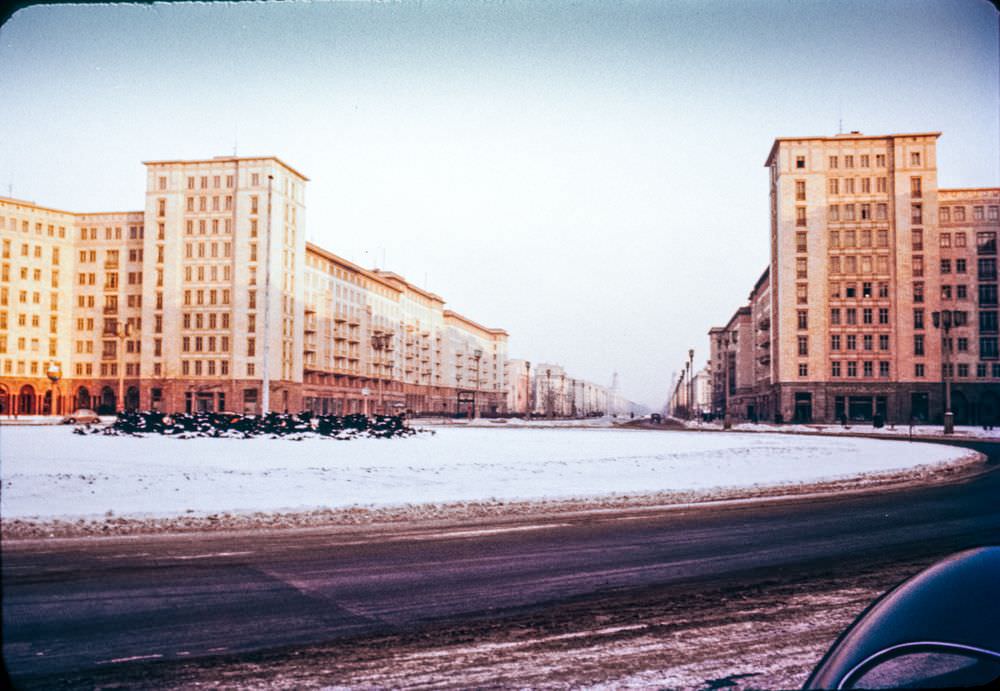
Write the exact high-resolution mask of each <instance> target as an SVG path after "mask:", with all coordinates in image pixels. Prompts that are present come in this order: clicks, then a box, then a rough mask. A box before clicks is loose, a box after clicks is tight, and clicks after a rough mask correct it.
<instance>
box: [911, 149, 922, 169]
mask: <svg viewBox="0 0 1000 691" xmlns="http://www.w3.org/2000/svg"><path fill="white" fill-rule="evenodd" d="M910 165H911V166H919V165H920V152H919V151H911V152H910Z"/></svg>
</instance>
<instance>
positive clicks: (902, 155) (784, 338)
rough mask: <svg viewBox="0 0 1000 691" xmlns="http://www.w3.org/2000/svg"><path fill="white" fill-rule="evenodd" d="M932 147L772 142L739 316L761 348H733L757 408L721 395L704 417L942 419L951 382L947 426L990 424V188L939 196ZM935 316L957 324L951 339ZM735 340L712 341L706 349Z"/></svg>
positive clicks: (999, 373) (867, 139)
mask: <svg viewBox="0 0 1000 691" xmlns="http://www.w3.org/2000/svg"><path fill="white" fill-rule="evenodd" d="M939 136H940V133H936V132H931V133H916V134H897V135H885V136H865V135H862V134H860V133H857V132H853V133H850V134H845V135H837V136H833V137H801V138H795V137H789V138H780V139H777V140H775V142H774V145H773V146H772V148H771V152H770V154H769V156H768V158H767V161H766V163H765V165H766V166H767V167H768V169H769V171H770V201H771V229H770V243H771V261H770V265H769V267H768V270H767V271H766V272H765V276H766V281H765V284H766V285H765V284H762V283H760V282H758V285H757V286H755V288H754V291H753V292H752V293H751V297H750V301H749V306H748V310H749V311H750V315H751V322H750V323H751V325H752V326H756V327H757V331H758V334H757V336H756V338H757V340H758V343H757V345H758V346H759V348H758V352H756V353H753V354H750V353H746V352H744V351H743V349H742V348H735V347H734V346H733V345H732V344H731V343H730V344H729V345H728V350H729V354H730V358H735V359H736V369H737V370H738V371H742V370H743V369H745V368H747V367H749V368H752V369H753V374H752V377H753V389H754V400H753V401H752V402H751V401H750V400H748V399H747V398H746V396H741V395H739V393H738V392H734V391H733V390H732V387H731V386H730V387H728V388H727V389H726V393H727V394H729V396H728V397H725V396H721V395H719V394H717V395H716V398H715V401H714V407H715V408H717V409H719V408H721V410H722V411H723V412H725V413H726V414H729V415H731V416H734V417H738V418H752V417H754V416H759V417H761V418H762V419H763V418H768V419H773V420H776V421H785V422H787V421H800V422H806V421H814V420H815V421H822V422H832V421H836V420H844V419H847V420H871V419H873V418H874V417H875V416H879V417H881V418H883V419H885V420H888V421H895V422H905V421H909V420H916V421H927V420H940V419H941V417H942V411H943V397H944V391H943V385H942V382H943V381H944V379H945V378H947V379H949V380H951V381H952V382H953V391H954V394H953V406H952V407H953V410H954V412H955V418H956V422H958V423H972V422H983V421H996V419H997V417H998V415H1000V400H998V394H997V391H998V384H1000V362H998V359H997V326H996V314H997V298H996V293H997V290H996V235H997V232H998V230H1000V219H998V215H1000V214H998V209H1000V190H998V189H997V188H977V189H960V190H959V189H954V190H949V189H939V188H938V183H937V164H936V160H937V140H938V137H939ZM768 305H769V309H768ZM942 311H948V312H951V313H954V312H958V313H959V314H960V316H959V317H957V318H956V319H955V323H956V326H954V327H953V328H951V329H950V331H949V332H948V333H947V338H945V333H944V331H943V330H942V329H938V328H936V327H935V317H934V315H935V314H936V313H937V314H940V313H941V312H942ZM731 324H732V322H731ZM730 331H731V329H730V327H728V326H727V327H725V328H724V329H721V330H720V329H713V330H712V331H711V332H710V337H711V338H712V341H713V344H715V345H714V346H713V347H714V348H715V349H716V350H717V351H719V352H721V343H722V341H723V340H725V339H720V336H723V335H724V333H723V332H725V333H728V332H730ZM717 342H718V343H717ZM716 354H719V353H718V352H717V353H716ZM743 357H747V358H749V359H748V362H747V363H743V364H741V362H740V359H741V358H743ZM946 360H947V362H946ZM713 362H715V358H714V357H713ZM716 376H718V375H716ZM737 388H739V387H737Z"/></svg>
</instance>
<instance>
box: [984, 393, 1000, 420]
mask: <svg viewBox="0 0 1000 691" xmlns="http://www.w3.org/2000/svg"><path fill="white" fill-rule="evenodd" d="M979 423H980V424H982V425H1000V396H997V395H996V394H995V393H993V392H992V391H988V392H987V393H985V394H983V397H982V398H981V399H979Z"/></svg>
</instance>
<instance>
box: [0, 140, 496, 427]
mask: <svg viewBox="0 0 1000 691" xmlns="http://www.w3.org/2000/svg"><path fill="white" fill-rule="evenodd" d="M145 165H146V199H145V205H144V208H143V209H142V210H139V211H131V212H109V213H72V212H68V211H60V210H56V209H51V208H47V207H43V206H39V205H37V204H34V203H32V202H27V201H23V200H16V199H7V198H0V244H2V259H0V414H10V413H12V412H18V413H20V414H31V413H50V412H52V413H63V412H66V411H68V410H71V409H73V408H75V407H93V408H97V409H100V410H101V411H102V412H110V411H114V410H115V409H116V408H117V407H118V406H119V404H120V403H122V402H123V403H124V407H125V408H127V409H134V408H155V409H160V410H166V411H182V410H184V411H194V410H207V411H221V410H236V411H245V412H259V411H260V410H262V409H263V408H264V407H265V405H266V407H267V408H268V409H269V410H301V409H308V410H312V411H315V412H329V413H350V412H366V411H367V412H385V413H391V412H404V411H405V412H411V413H447V414H464V415H473V414H487V415H490V414H502V413H503V412H505V410H506V389H507V387H506V383H505V378H504V369H505V363H506V347H507V332H506V331H504V330H502V329H494V328H488V327H485V326H482V325H481V324H478V323H477V322H475V321H472V320H471V319H469V318H468V317H465V316H463V315H461V314H458V313H456V312H453V311H451V310H448V309H445V302H444V300H443V299H442V298H441V297H439V296H437V295H434V294H433V293H429V292H427V291H425V290H423V289H420V288H417V287H416V286H414V285H412V284H411V283H409V282H407V281H406V280H405V279H403V278H402V277H401V276H398V275H396V274H393V273H390V272H385V271H378V270H366V269H362V268H361V267H358V266H356V265H354V264H352V263H350V262H348V261H346V260H344V259H342V258H340V257H338V256H336V255H334V254H332V253H330V252H328V251H327V250H324V249H322V248H320V247H318V246H315V245H312V244H308V243H306V241H305V201H304V200H305V185H306V183H307V181H308V180H307V178H306V177H305V176H303V175H302V174H301V173H299V172H298V171H296V170H295V169H294V168H292V167H290V166H289V165H287V164H286V163H284V162H282V161H281V160H280V159H277V158H275V157H271V156H265V157H229V156H222V157H216V158H210V159H197V160H181V161H147V162H146V163H145ZM50 373H51V375H52V378H51V379H50V377H49V374H50ZM52 379H55V380H56V383H55V384H53V381H52ZM265 381H268V382H269V384H268V385H266V386H265Z"/></svg>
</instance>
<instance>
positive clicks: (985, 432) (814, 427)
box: [682, 420, 1000, 440]
mask: <svg viewBox="0 0 1000 691" xmlns="http://www.w3.org/2000/svg"><path fill="white" fill-rule="evenodd" d="M682 422H683V424H684V426H685V427H687V428H688V429H705V430H721V429H722V423H721V422H718V421H713V422H702V421H700V420H688V421H682ZM732 429H733V430H735V431H737V432H784V433H816V432H819V433H822V434H846V435H852V434H853V435H857V434H877V435H879V436H886V437H909V436H910V435H911V434H912V435H913V436H914V437H945V436H946V435H945V433H944V428H943V427H942V426H941V425H912V426H911V425H892V426H885V427H873V426H872V424H871V423H864V422H854V423H848V424H847V425H824V424H802V425H793V424H790V425H772V424H769V423H766V422H741V423H735V424H733V426H732ZM950 436H951V437H953V438H956V439H997V440H1000V429H997V428H995V427H994V428H993V429H983V428H982V427H972V426H970V425H956V427H955V431H954V433H953V434H952V435H950Z"/></svg>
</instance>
